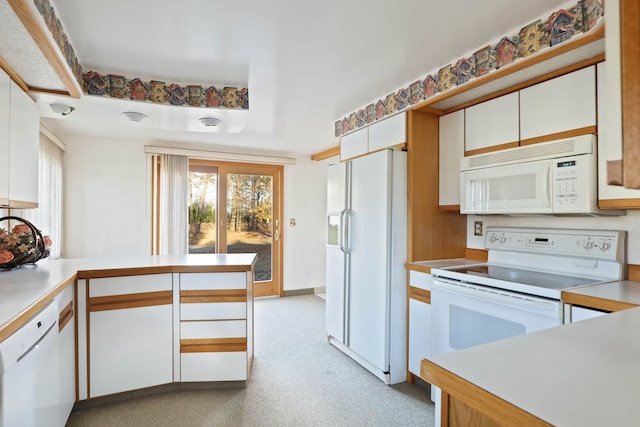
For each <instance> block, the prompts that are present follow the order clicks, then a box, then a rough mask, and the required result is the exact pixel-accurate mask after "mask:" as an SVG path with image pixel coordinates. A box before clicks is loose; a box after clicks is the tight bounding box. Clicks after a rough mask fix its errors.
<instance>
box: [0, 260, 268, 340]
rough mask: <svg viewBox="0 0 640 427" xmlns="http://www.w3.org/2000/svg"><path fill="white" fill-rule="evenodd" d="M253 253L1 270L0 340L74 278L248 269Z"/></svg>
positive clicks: (45, 263) (74, 262) (50, 264)
mask: <svg viewBox="0 0 640 427" xmlns="http://www.w3.org/2000/svg"><path fill="white" fill-rule="evenodd" d="M255 260H256V255H255V254H206V255H205V254H193V255H160V256H122V257H103V258H78V259H60V260H49V259H44V260H41V261H39V262H38V263H37V264H36V265H35V266H24V267H21V268H18V269H15V270H11V271H0V341H2V340H4V339H5V338H6V337H8V336H9V335H10V334H12V333H13V332H15V331H16V330H17V328H19V327H20V326H21V324H23V323H24V322H25V321H27V320H28V319H29V318H30V317H31V316H32V315H33V314H35V313H36V312H37V311H39V310H40V309H41V308H42V307H44V306H45V305H46V304H47V303H48V302H49V301H51V300H52V299H53V297H54V296H55V295H57V294H58V293H59V292H61V291H62V290H63V289H64V288H65V287H67V286H68V285H70V284H72V283H73V282H74V281H75V280H76V279H77V278H80V279H83V278H96V277H112V276H126V275H133V274H154V273H179V272H195V273H200V272H223V271H251V268H252V266H253V265H254V263H255Z"/></svg>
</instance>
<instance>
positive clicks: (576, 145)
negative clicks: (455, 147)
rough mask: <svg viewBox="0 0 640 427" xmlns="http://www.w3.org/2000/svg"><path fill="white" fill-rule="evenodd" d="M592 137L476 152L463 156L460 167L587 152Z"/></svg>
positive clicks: (481, 166)
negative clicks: (481, 152)
mask: <svg viewBox="0 0 640 427" xmlns="http://www.w3.org/2000/svg"><path fill="white" fill-rule="evenodd" d="M594 138H595V137H594V135H583V136H579V137H576V138H569V139H563V140H559V141H552V142H545V143H541V144H532V145H526V146H523V147H516V148H510V149H507V150H502V151H495V152H491V153H486V154H477V155H475V156H470V157H465V158H464V161H463V167H462V169H463V170H467V169H477V168H484V167H489V166H495V165H504V164H510V163H521V162H523V161H533V160H542V159H551V158H556V157H567V156H575V155H579V154H588V153H591V152H592V151H593V142H592V141H593V140H594Z"/></svg>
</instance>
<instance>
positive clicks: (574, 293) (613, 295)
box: [562, 281, 640, 311]
mask: <svg viewBox="0 0 640 427" xmlns="http://www.w3.org/2000/svg"><path fill="white" fill-rule="evenodd" d="M562 300H563V301H564V302H566V303H569V304H575V305H581V306H583V307H590V308H595V309H598V310H604V311H620V310H625V309H627V308H633V307H637V306H640V283H639V282H630V281H622V282H610V283H602V284H600V285H593V286H586V287H581V288H577V289H572V290H570V291H563V292H562Z"/></svg>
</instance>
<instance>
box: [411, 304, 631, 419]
mask: <svg viewBox="0 0 640 427" xmlns="http://www.w3.org/2000/svg"><path fill="white" fill-rule="evenodd" d="M639 326H640V308H632V309H629V310H624V311H620V312H617V313H612V314H608V315H606V316H601V317H597V318H594V319H589V320H584V321H581V322H576V323H572V324H569V325H564V326H560V327H557V328H552V329H546V330H543V331H539V332H535V333H531V334H527V335H522V336H517V337H514V338H510V339H505V340H501V341H495V342H492V343H489V344H485V345H480V346H477V347H472V348H468V349H465V350H460V351H456V352H452V353H448V354H443V355H439V356H433V357H430V358H429V360H430V361H431V362H433V363H434V364H435V365H437V366H439V367H441V368H443V369H445V370H446V371H448V372H449V373H451V374H454V375H456V376H459V377H461V378H462V379H464V380H465V381H468V382H470V383H473V384H475V385H476V386H478V387H480V388H482V389H484V390H486V391H487V392H489V393H491V394H493V395H495V396H497V397H498V398H500V399H502V400H504V401H506V402H508V403H511V404H513V405H515V406H517V407H518V408H520V409H522V410H524V411H526V412H528V413H530V414H532V415H534V416H536V417H538V418H540V419H542V420H544V421H546V422H548V423H550V424H552V425H557V426H582V427H585V426H607V425H610V426H614V425H615V426H622V425H637V423H638V419H639V418H640V415H639V413H638V410H637V405H638V397H639V396H640V369H638V355H640V334H639V333H638V327H639ZM422 363H423V365H422V367H423V373H424V372H425V371H426V370H429V368H428V363H426V362H425V361H423V362H422ZM438 371H439V370H438V369H433V372H434V375H435V376H437V377H438V376H440V379H438V378H434V379H433V382H434V384H436V385H438V384H439V383H441V379H442V375H443V374H442V372H440V373H438ZM444 375H445V376H446V374H444ZM422 376H423V377H424V378H425V379H427V380H429V379H430V374H429V373H425V374H423V375H422ZM452 395H453V393H452Z"/></svg>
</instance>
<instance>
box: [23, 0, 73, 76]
mask: <svg viewBox="0 0 640 427" xmlns="http://www.w3.org/2000/svg"><path fill="white" fill-rule="evenodd" d="M33 4H34V5H35V6H36V9H38V12H40V15H41V16H42V18H43V19H44V22H45V24H47V28H48V29H49V32H50V33H51V35H52V36H53V40H55V42H56V43H57V44H58V47H59V48H60V51H61V52H62V54H63V55H64V59H65V61H66V62H67V65H68V66H69V68H71V71H72V72H73V76H74V77H75V78H76V81H77V82H78V84H80V86H82V65H80V62H79V61H78V57H77V56H76V53H75V51H74V50H73V46H71V43H70V42H69V39H68V38H67V33H65V31H64V28H62V23H61V22H60V20H59V19H58V18H57V17H56V11H55V10H54V8H53V6H51V3H49V0H33Z"/></svg>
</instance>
